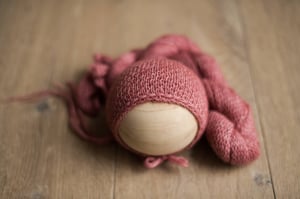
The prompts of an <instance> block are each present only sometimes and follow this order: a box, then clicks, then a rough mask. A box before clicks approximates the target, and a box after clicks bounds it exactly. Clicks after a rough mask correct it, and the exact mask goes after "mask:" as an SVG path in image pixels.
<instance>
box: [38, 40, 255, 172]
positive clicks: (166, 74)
mask: <svg viewBox="0 0 300 199" xmlns="http://www.w3.org/2000/svg"><path fill="white" fill-rule="evenodd" d="M143 79H144V80H145V81H142V80H143ZM69 90H70V91H71V93H68V92H67V91H64V90H62V89H61V88H59V89H56V90H55V91H53V90H50V91H46V92H44V93H40V95H47V94H52V95H56V96H59V97H62V98H63V99H65V101H66V102H67V104H68V105H69V118H70V120H69V121H70V125H71V127H72V128H73V130H74V131H75V132H76V133H77V134H78V135H79V136H80V137H81V138H83V139H85V140H88V141H91V142H94V143H97V144H103V143H107V142H109V141H111V140H114V139H115V140H116V141H118V142H119V143H120V144H121V145H122V146H123V147H125V148H127V149H128V150H131V151H132V152H135V153H137V154H139V155H141V156H144V157H145V161H144V165H145V166H146V167H147V168H154V167H156V166H158V165H159V164H161V163H163V162H164V161H166V160H167V161H170V162H174V163H176V164H179V165H182V166H187V165H188V161H187V160H186V159H184V158H183V157H178V156H176V155H175V154H166V155H163V156H151V155H150V154H141V153H139V152H137V151H134V150H132V149H130V147H128V146H127V145H126V144H125V143H124V142H122V140H121V139H120V138H119V136H118V133H117V130H118V125H119V122H120V121H121V120H122V117H123V116H124V115H125V114H126V112H128V111H129V110H130V109H132V108H133V107H134V106H135V105H137V104H139V103H143V102H146V101H159V102H167V103H175V104H179V105H181V106H183V107H185V108H187V109H188V110H190V111H191V113H193V115H194V116H195V118H196V119H197V121H198V122H199V124H200V125H199V126H200V128H199V131H198V133H197V136H196V137H195V139H194V140H193V142H192V143H190V145H189V146H187V147H186V148H184V149H182V150H185V149H188V148H191V147H192V146H193V145H194V144H195V143H196V142H197V141H198V139H199V138H200V137H201V135H202V134H203V132H204V130H205V134H206V137H207V140H208V142H209V144H210V145H211V147H212V149H213V150H214V152H215V153H216V155H217V156H218V157H219V158H221V159H222V160H223V161H224V162H227V163H230V164H233V165H242V164H247V163H249V162H251V161H253V160H255V159H256V158H257V157H258V156H259V153H260V150H259V148H260V147H259V142H258V138H257V133H256V129H255V125H254V121H253V116H252V113H251V109H250V108H249V105H248V104H247V103H246V102H245V101H243V100H242V99H241V98H240V97H239V96H238V95H237V94H236V93H235V92H234V91H233V90H232V89H231V88H229V87H228V85H227V83H226V82H225V80H224V78H223V75H222V73H221V71H220V69H219V66H218V64H217V63H216V61H215V60H214V59H213V58H212V57H211V56H209V55H207V54H205V53H204V52H202V51H201V50H200V49H199V48H198V47H197V46H196V45H195V44H194V43H192V42H191V41H190V40H189V39H187V38H186V37H184V36H180V35H165V36H162V37H160V38H158V39H157V40H155V41H154V42H153V43H151V44H150V45H149V46H148V47H146V48H145V49H137V50H132V51H130V52H128V53H125V54H123V55H121V56H120V57H119V58H117V59H111V58H109V57H107V56H104V55H100V54H97V55H95V56H94V63H93V64H92V65H91V67H90V70H89V71H88V72H87V73H86V75H85V76H84V77H83V78H82V80H81V81H80V82H79V84H78V85H76V86H75V85H73V84H69ZM104 107H105V108H106V113H107V114H106V116H107V120H108V123H109V126H110V129H111V133H109V134H108V135H107V136H105V137H100V138H99V137H96V136H95V135H93V134H91V133H90V132H89V131H88V129H87V127H86V126H85V124H84V122H83V113H84V114H86V115H87V116H90V117H94V116H96V115H97V114H98V112H99V111H100V109H101V108H104Z"/></svg>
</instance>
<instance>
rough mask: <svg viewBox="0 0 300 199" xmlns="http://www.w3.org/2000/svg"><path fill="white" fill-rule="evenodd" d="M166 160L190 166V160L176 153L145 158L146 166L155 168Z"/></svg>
mask: <svg viewBox="0 0 300 199" xmlns="http://www.w3.org/2000/svg"><path fill="white" fill-rule="evenodd" d="M165 161H169V162H173V163H175V164H177V165H179V166H182V167H188V166H189V162H188V160H187V159H185V158H184V157H181V156H176V155H166V156H158V157H154V156H149V157H147V158H146V159H145V160H144V166H145V167H146V168H148V169H153V168H155V167H157V166H159V165H160V164H162V163H163V162H165Z"/></svg>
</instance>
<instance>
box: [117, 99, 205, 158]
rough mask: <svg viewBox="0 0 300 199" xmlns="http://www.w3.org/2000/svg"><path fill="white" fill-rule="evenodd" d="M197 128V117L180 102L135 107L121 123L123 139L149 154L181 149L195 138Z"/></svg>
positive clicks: (164, 153)
mask: <svg viewBox="0 0 300 199" xmlns="http://www.w3.org/2000/svg"><path fill="white" fill-rule="evenodd" d="M200 125H201V124H199V126H200ZM197 132H198V123H197V120H196V118H195V117H194V115H193V114H192V113H191V112H190V111H189V110H187V109H186V108H184V107H182V106H178V105H176V104H168V103H153V102H147V103H143V104H139V105H137V106H136V107H134V108H133V109H132V110H130V111H129V112H128V113H127V114H126V115H125V117H124V119H123V120H122V121H121V122H120V127H119V136H120V138H121V139H122V140H123V142H124V143H126V145H127V146H129V147H130V148H132V149H134V150H136V151H138V152H141V153H143V154H147V155H168V154H172V153H175V152H178V151H181V150H182V149H184V148H185V147H186V146H188V145H189V144H190V143H191V142H192V141H193V140H194V139H195V137H196V135H197Z"/></svg>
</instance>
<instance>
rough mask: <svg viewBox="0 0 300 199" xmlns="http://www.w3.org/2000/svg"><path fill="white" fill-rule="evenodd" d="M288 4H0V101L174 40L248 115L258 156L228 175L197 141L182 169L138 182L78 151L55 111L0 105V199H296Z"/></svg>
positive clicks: (82, 146) (293, 27) (136, 174)
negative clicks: (95, 60) (94, 62)
mask: <svg viewBox="0 0 300 199" xmlns="http://www.w3.org/2000/svg"><path fill="white" fill-rule="evenodd" d="M299 4H300V3H299V1H297V0H287V1H284V0H281V1H280V0H252V1H246V0H244V1H243V0H242V1H238V0H236V1H222V0H215V1H198V0H193V1H186V2H182V1H180V0H176V1H171V0H170V1H140V0H114V1H111V0H103V1H96V0H87V1H83V0H72V1H71V0H64V1H59V0H55V1H37V0H29V1H21V0H19V1H18V0H0V69H1V70H0V71H1V72H0V90H1V94H0V98H4V97H7V96H12V95H18V94H23V93H27V92H30V91H35V90H38V89H41V88H48V87H50V85H51V83H52V82H64V81H66V80H75V79H77V78H78V77H79V76H80V75H81V74H82V72H83V71H84V70H85V69H86V66H87V65H88V64H89V63H91V58H90V56H91V54H92V53H94V52H104V53H106V54H109V55H111V56H117V55H118V54H120V53H122V52H125V51H127V50H129V49H131V48H136V47H142V46H145V45H146V44H147V43H148V42H150V41H152V40H153V39H154V38H156V37H157V36H160V35H161V34H164V33H181V34H186V35H187V36H189V37H190V38H191V39H192V40H194V41H195V42H196V43H198V44H199V45H200V46H201V47H202V48H203V49H204V50H205V51H207V52H209V53H211V54H212V55H214V56H215V57H216V58H217V60H218V61H219V63H220V64H221V66H222V71H223V72H224V75H225V77H226V79H227V80H228V82H229V84H230V85H231V86H232V87H233V88H234V89H235V90H237V92H238V93H239V94H240V95H241V96H242V97H243V98H245V99H246V100H247V101H248V102H249V103H250V104H251V106H252V108H253V109H254V113H255V118H256V123H257V127H258V129H259V132H260V134H259V136H260V141H261V147H262V154H261V156H260V158H259V159H258V160H257V161H256V162H254V163H253V164H251V165H249V166H245V167H231V166H228V165H225V164H223V163H222V162H221V161H220V160H218V159H217V158H216V156H215V155H214V154H213V152H212V151H211V149H210V148H209V146H208V144H207V143H206V142H205V140H202V141H200V143H199V144H198V145H197V146H196V147H195V148H194V149H193V150H191V151H188V152H185V153H184V154H183V155H184V156H186V157H187V158H188V159H189V160H190V167H189V168H180V167H177V166H174V165H169V164H166V165H164V166H161V167H159V168H157V169H153V170H147V169H144V168H143V166H142V163H141V160H139V159H138V158H136V157H135V156H134V155H132V154H130V153H129V152H127V151H124V150H123V149H122V148H120V147H118V146H116V145H110V146H104V147H99V146H94V145H90V144H87V143H85V142H83V141H82V140H80V139H78V137H76V136H75V135H74V134H72V133H71V131H70V130H69V128H68V126H67V112H66V110H65V107H64V104H63V103H62V102H61V101H59V100H56V99H53V98H50V99H46V100H44V101H41V102H39V103H34V104H11V105H7V104H0V198H4V199H6V198H130V199H131V198H299V197H300V183H299V178H300V169H299V162H300V154H299V153H300V144H299V142H300V133H299V132H300V94H299V88H300V78H299V75H300V67H299V63H300V56H299V52H300V39H299V35H300V5H299ZM96 127H97V128H96ZM96 127H95V129H103V132H104V131H105V128H104V127H103V125H101V124H99V125H98V126H96ZM101 127H102V128H101Z"/></svg>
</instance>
